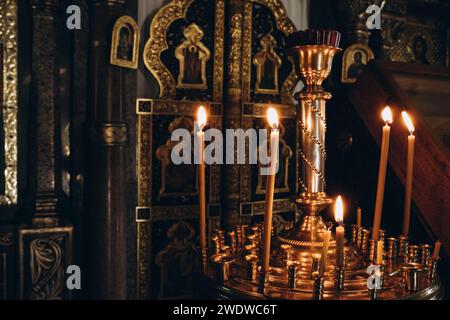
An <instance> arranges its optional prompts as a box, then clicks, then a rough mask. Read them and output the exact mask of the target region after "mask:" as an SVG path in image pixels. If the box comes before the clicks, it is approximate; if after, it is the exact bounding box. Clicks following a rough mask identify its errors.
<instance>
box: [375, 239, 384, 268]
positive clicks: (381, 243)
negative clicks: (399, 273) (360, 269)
mask: <svg viewBox="0 0 450 320" xmlns="http://www.w3.org/2000/svg"><path fill="white" fill-rule="evenodd" d="M383 254H384V241H383V240H378V242H377V264H378V265H381V264H383Z"/></svg>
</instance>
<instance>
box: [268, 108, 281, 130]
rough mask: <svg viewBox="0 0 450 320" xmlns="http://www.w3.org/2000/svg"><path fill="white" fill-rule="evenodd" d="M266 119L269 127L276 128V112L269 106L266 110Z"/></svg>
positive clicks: (277, 121) (277, 122)
mask: <svg viewBox="0 0 450 320" xmlns="http://www.w3.org/2000/svg"><path fill="white" fill-rule="evenodd" d="M267 120H268V121H269V124H270V127H272V128H274V129H276V128H278V124H279V120H278V113H277V111H276V110H275V109H274V108H269V109H268V110H267Z"/></svg>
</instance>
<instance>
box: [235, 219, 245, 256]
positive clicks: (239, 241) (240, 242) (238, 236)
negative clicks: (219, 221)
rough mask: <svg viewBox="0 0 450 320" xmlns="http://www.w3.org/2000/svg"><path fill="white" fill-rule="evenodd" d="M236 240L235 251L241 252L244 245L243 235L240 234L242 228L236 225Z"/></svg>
mask: <svg viewBox="0 0 450 320" xmlns="http://www.w3.org/2000/svg"><path fill="white" fill-rule="evenodd" d="M235 232H236V240H237V247H238V248H237V250H238V251H239V250H241V248H242V247H243V245H244V237H243V233H242V226H241V225H238V226H236V230H235Z"/></svg>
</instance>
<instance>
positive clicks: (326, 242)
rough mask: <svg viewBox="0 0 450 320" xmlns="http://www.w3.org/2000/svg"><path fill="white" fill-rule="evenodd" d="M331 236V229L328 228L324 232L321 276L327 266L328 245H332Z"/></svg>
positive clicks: (320, 266) (320, 267)
mask: <svg viewBox="0 0 450 320" xmlns="http://www.w3.org/2000/svg"><path fill="white" fill-rule="evenodd" d="M330 237H331V231H330V230H326V231H324V232H323V246H322V255H321V256H320V265H319V277H323V275H324V273H325V269H326V268H327V261H328V247H329V246H330Z"/></svg>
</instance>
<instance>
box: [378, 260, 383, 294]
mask: <svg viewBox="0 0 450 320" xmlns="http://www.w3.org/2000/svg"><path fill="white" fill-rule="evenodd" d="M377 266H378V268H379V270H380V289H383V288H384V270H385V267H384V264H377Z"/></svg>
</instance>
